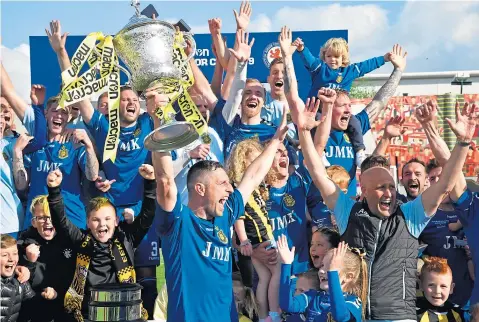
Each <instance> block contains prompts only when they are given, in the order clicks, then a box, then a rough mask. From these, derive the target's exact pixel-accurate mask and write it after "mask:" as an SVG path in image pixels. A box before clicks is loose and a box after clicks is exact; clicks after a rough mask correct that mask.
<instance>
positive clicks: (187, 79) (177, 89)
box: [156, 31, 211, 144]
mask: <svg viewBox="0 0 479 322" xmlns="http://www.w3.org/2000/svg"><path fill="white" fill-rule="evenodd" d="M183 43H184V38H183V33H181V32H180V31H177V32H176V34H175V39H174V43H173V64H174V65H175V66H176V67H178V68H180V70H181V79H180V80H176V79H161V80H159V81H158V82H157V83H158V85H159V86H158V89H159V90H160V91H161V92H162V93H163V94H165V95H167V96H168V97H169V99H170V102H169V103H168V104H167V105H166V106H165V107H163V108H158V109H157V110H156V116H157V117H158V118H159V119H160V120H164V121H166V122H168V121H171V118H172V116H174V115H175V114H176V113H175V110H174V108H173V103H174V102H175V101H177V102H178V106H179V108H180V111H181V114H182V115H183V117H184V118H185V120H186V121H187V122H189V123H191V124H192V125H193V126H194V127H195V129H196V132H198V134H199V136H200V137H201V139H202V140H203V142H204V143H207V144H208V143H210V142H211V138H210V136H209V135H208V124H207V123H206V121H205V119H204V118H203V116H202V115H201V113H200V111H199V110H198V108H197V107H196V104H195V103H194V102H193V100H192V99H191V96H190V94H189V93H188V88H190V87H191V86H193V84H194V83H195V80H194V78H193V72H192V71H191V67H190V64H189V63H186V64H184V62H185V61H186V59H187V58H188V55H186V53H185V50H184V48H183Z"/></svg>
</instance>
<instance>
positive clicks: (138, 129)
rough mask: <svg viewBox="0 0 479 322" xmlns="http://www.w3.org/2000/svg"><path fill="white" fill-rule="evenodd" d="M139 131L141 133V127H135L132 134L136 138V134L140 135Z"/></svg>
mask: <svg viewBox="0 0 479 322" xmlns="http://www.w3.org/2000/svg"><path fill="white" fill-rule="evenodd" d="M140 133H141V129H140V128H137V129H136V130H135V132H133V136H134V137H135V138H136V137H138V135H140Z"/></svg>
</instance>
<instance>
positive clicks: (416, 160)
mask: <svg viewBox="0 0 479 322" xmlns="http://www.w3.org/2000/svg"><path fill="white" fill-rule="evenodd" d="M411 163H419V164H420V165H422V166H423V167H424V171H426V164H425V163H424V162H423V161H421V160H419V159H418V158H412V159H410V160H408V161H407V162H406V163H404V165H403V167H402V172H401V175H404V168H405V167H406V166H408V165H410V164H411Z"/></svg>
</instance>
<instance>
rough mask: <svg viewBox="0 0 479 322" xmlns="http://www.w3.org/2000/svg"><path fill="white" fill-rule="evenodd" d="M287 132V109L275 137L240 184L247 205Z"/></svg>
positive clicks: (248, 169)
mask: <svg viewBox="0 0 479 322" xmlns="http://www.w3.org/2000/svg"><path fill="white" fill-rule="evenodd" d="M286 133H288V126H287V125H286V110H283V119H282V120H281V125H280V126H279V127H278V129H277V130H276V133H275V134H274V136H273V138H272V139H271V140H270V141H269V143H268V146H267V147H266V148H265V149H264V151H263V152H262V153H261V154H260V155H259V157H257V158H256V159H255V160H254V161H253V163H251V164H250V166H249V167H248V168H247V169H246V171H245V173H244V175H243V179H242V180H241V182H240V183H239V185H238V190H239V191H240V192H241V195H242V196H243V201H244V204H245V205H246V203H247V202H248V199H249V196H250V195H251V193H252V192H253V190H254V189H256V188H257V187H258V186H259V185H260V183H261V182H262V181H263V180H264V177H265V176H266V174H267V173H268V171H269V169H270V168H271V166H272V164H273V160H274V157H275V155H276V152H277V151H278V148H279V146H280V144H282V143H283V141H284V139H285V137H286Z"/></svg>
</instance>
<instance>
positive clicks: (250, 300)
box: [232, 272, 259, 319]
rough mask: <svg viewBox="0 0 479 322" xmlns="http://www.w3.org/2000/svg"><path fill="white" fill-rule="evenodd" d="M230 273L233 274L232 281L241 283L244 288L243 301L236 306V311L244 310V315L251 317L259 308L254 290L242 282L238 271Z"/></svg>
mask: <svg viewBox="0 0 479 322" xmlns="http://www.w3.org/2000/svg"><path fill="white" fill-rule="evenodd" d="M232 275H233V283H234V282H239V283H241V286H242V287H243V288H244V291H245V296H244V301H243V303H241V304H240V307H239V308H238V313H240V312H241V311H243V310H244V311H245V313H246V315H247V316H248V317H249V318H250V319H253V318H254V316H255V315H257V314H258V312H259V309H258V307H259V304H258V301H257V300H256V296H255V295H254V291H253V289H252V288H251V287H246V286H245V285H244V284H243V280H242V279H241V274H240V273H239V272H235V273H233V274H232Z"/></svg>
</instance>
